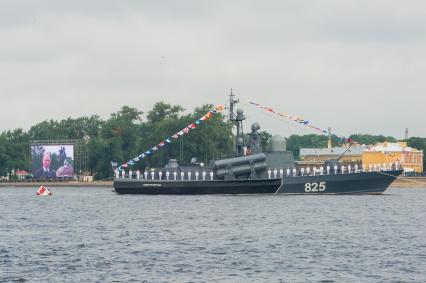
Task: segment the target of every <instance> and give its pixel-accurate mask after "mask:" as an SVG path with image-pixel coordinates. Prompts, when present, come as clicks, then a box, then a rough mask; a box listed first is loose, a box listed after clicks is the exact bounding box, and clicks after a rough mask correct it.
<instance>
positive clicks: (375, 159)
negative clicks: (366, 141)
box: [362, 142, 423, 173]
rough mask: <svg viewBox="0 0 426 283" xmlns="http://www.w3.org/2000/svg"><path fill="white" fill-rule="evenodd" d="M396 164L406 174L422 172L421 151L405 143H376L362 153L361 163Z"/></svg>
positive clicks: (367, 164)
mask: <svg viewBox="0 0 426 283" xmlns="http://www.w3.org/2000/svg"><path fill="white" fill-rule="evenodd" d="M396 162H398V163H399V164H400V165H402V167H403V168H404V170H405V171H406V172H418V173H421V172H423V150H418V149H415V148H411V147H407V143H406V142H398V143H388V142H384V143H378V144H376V145H375V146H372V147H369V148H368V149H366V150H364V151H363V153H362V163H363V164H365V165H366V166H367V167H368V166H369V164H372V165H374V164H383V163H386V164H389V163H396Z"/></svg>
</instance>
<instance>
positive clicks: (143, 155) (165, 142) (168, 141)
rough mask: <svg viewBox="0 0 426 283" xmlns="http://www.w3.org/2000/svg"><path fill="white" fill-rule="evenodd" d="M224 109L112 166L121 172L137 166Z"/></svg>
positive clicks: (209, 113) (212, 111) (215, 110)
mask: <svg viewBox="0 0 426 283" xmlns="http://www.w3.org/2000/svg"><path fill="white" fill-rule="evenodd" d="M224 109H225V107H224V106H223V105H219V106H216V107H214V108H213V109H211V110H209V111H208V112H207V113H206V114H205V115H204V116H202V117H201V118H199V119H197V120H196V121H195V122H194V123H191V124H189V125H188V126H186V127H185V128H183V129H182V130H180V131H178V132H177V133H175V134H174V135H172V136H170V137H168V138H166V139H164V140H163V141H161V142H160V143H159V144H157V145H156V146H153V147H151V148H150V149H148V150H146V151H145V152H143V153H141V154H139V155H138V156H136V157H135V158H133V159H131V160H129V161H127V162H125V163H123V164H121V165H120V166H118V163H117V162H114V161H111V166H112V167H113V170H115V169H116V168H117V169H118V170H119V171H121V170H123V168H127V167H128V166H133V165H134V164H135V162H138V161H140V160H142V159H144V158H146V157H148V156H151V155H152V154H154V153H155V152H157V151H158V150H160V149H161V148H163V147H165V146H166V145H169V144H171V143H173V141H175V140H178V139H179V138H180V137H181V136H183V135H185V134H188V133H189V132H190V131H191V130H194V129H195V128H197V127H198V126H199V125H201V124H202V123H203V122H204V121H207V120H209V119H211V118H212V117H213V116H214V115H215V114H216V113H217V112H221V111H223V110H224ZM117 166H118V167H117Z"/></svg>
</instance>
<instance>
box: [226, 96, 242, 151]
mask: <svg viewBox="0 0 426 283" xmlns="http://www.w3.org/2000/svg"><path fill="white" fill-rule="evenodd" d="M239 102H240V100H239V99H235V95H234V93H233V92H232V88H231V93H230V94H229V120H230V121H231V123H232V124H233V125H234V126H235V127H236V128H237V136H236V141H235V155H236V156H242V155H244V132H243V120H245V117H244V113H243V110H241V109H238V110H237V113H235V111H234V107H235V105H236V104H237V103H239Z"/></svg>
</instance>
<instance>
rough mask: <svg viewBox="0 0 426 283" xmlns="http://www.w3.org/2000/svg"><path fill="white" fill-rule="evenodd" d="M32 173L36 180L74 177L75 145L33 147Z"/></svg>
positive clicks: (38, 145)
mask: <svg viewBox="0 0 426 283" xmlns="http://www.w3.org/2000/svg"><path fill="white" fill-rule="evenodd" d="M31 173H32V174H33V176H34V178H36V179H43V178H64V177H72V176H74V145H70V144H66V145H50V144H46V145H40V144H37V145H34V144H33V145H31Z"/></svg>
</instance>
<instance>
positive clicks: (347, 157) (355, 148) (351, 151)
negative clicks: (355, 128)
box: [297, 144, 367, 166]
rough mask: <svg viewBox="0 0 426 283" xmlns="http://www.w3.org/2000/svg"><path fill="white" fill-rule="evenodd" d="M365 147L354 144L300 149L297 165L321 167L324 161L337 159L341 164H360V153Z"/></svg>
mask: <svg viewBox="0 0 426 283" xmlns="http://www.w3.org/2000/svg"><path fill="white" fill-rule="evenodd" d="M366 148H367V147H366V146H363V145H358V144H354V145H352V146H351V147H348V146H345V147H329V148H301V149H300V155H299V161H298V162H297V163H298V165H300V166H304V165H307V166H309V165H322V164H324V161H326V160H337V159H339V160H340V162H342V163H359V164H361V162H362V153H363V151H364V150H365V149H366Z"/></svg>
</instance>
